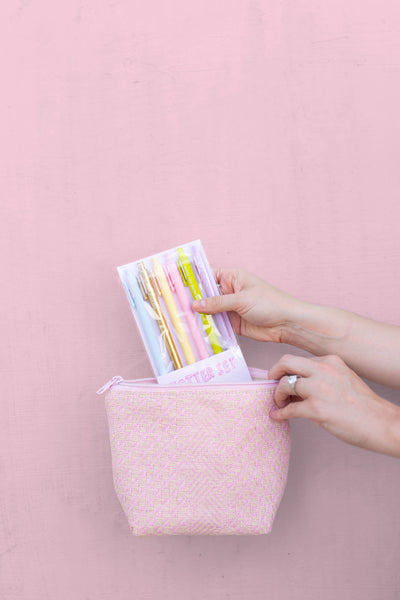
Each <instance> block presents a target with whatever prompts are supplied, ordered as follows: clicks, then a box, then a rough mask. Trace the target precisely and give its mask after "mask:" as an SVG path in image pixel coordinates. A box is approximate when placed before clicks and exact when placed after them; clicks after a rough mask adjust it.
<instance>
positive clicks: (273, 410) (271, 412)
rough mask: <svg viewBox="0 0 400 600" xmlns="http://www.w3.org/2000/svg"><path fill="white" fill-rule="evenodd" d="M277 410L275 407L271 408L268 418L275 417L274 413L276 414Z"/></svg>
mask: <svg viewBox="0 0 400 600" xmlns="http://www.w3.org/2000/svg"><path fill="white" fill-rule="evenodd" d="M278 410H279V409H278V408H277V407H276V406H273V407H272V408H271V410H270V411H269V416H270V417H275V416H276V413H277V411H278Z"/></svg>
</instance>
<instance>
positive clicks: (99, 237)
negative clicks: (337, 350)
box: [0, 0, 400, 600]
mask: <svg viewBox="0 0 400 600" xmlns="http://www.w3.org/2000/svg"><path fill="white" fill-rule="evenodd" d="M0 18H1V36H0V37H1V41H0V44H1V53H0V56H1V58H0V60H1V74H2V94H1V131H2V136H1V137H2V156H1V164H0V174H1V196H2V203H1V236H0V252H1V258H2V266H1V274H2V276H1V279H2V285H1V295H2V302H1V307H2V308H1V312H0V319H1V325H2V345H1V368H2V413H1V419H0V427H1V430H0V440H1V441H0V444H1V448H0V450H1V459H0V460H1V463H0V465H1V494H0V511H1V512H0V515H1V530H0V532H1V557H0V559H1V561H0V564H1V578H0V597H1V599H6V600H21V599H23V600H47V599H49V600H50V599H51V600H54V599H57V600H106V599H107V600H108V599H110V600H111V599H112V600H125V599H131V598H135V599H138V600H139V599H140V600H142V599H143V600H144V599H151V600H153V599H158V598H160V599H161V598H163V599H165V600H170V599H171V600H172V599H176V598H182V599H185V600H189V599H190V600H200V599H201V600H202V599H204V598H207V599H208V600H213V599H218V600H220V599H222V598H224V599H231V600H242V599H246V600H247V599H251V600H261V599H263V600H264V599H266V598H271V599H273V600H303V599H304V600H305V599H307V600H320V599H321V598H323V599H324V600H337V599H338V598H340V599H341V600H354V599H358V598H362V599H363V600H376V599H378V598H379V600H395V599H397V598H399V595H400V575H399V552H400V538H399V536H400V517H399V515H400V511H399V492H400V481H399V465H400V463H399V460H398V459H395V458H391V457H387V456H383V455H378V454H373V453H371V452H368V451H365V450H361V449H358V448H355V447H353V446H349V445H347V444H344V443H343V442H340V441H338V440H337V439H336V438H334V437H333V436H331V435H330V434H328V433H327V432H326V431H324V430H320V429H319V428H318V427H317V426H316V425H314V423H312V422H308V421H301V420H298V421H292V431H293V445H292V449H293V450H292V459H291V466H290V471H289V480H288V484H287V488H286V492H285V496H284V498H283V500H282V503H281V506H280V509H279V512H278V515H277V517H276V520H275V524H274V528H273V531H272V533H271V534H270V535H268V536H261V537H242V538H240V537H236V538H235V537H229V536H227V537H221V538H215V537H214V538H212V537H200V538H196V537H189V536H188V537H166V538H145V539H135V538H134V537H133V536H131V534H130V532H129V529H128V525H127V521H126V519H125V516H124V514H123V512H122V509H121V507H120V505H119V503H118V500H117V498H116V496H115V494H114V490H113V486H112V475H111V458H110V451H109V442H108V430H107V421H106V414H105V410H104V397H103V396H96V394H95V391H96V390H97V388H98V387H100V386H101V385H102V384H103V383H104V382H105V381H106V380H107V379H109V378H110V377H111V376H113V375H115V374H121V375H123V376H126V377H131V378H133V377H146V376H149V375H151V369H150V366H149V363H148V360H147V357H146V355H145V354H144V350H143V346H142V344H141V342H140V340H139V339H138V337H137V332H136V328H135V324H134V322H133V318H132V316H131V314H130V312H129V308H128V304H127V302H126V299H125V297H124V294H123V290H122V286H121V285H120V283H119V281H118V279H117V274H116V271H115V266H116V265H119V264H123V263H126V262H129V261H131V260H135V259H137V258H140V257H142V256H146V255H149V254H152V253H154V252H158V251H161V250H163V249H166V248H169V247H172V246H175V245H176V244H179V243H183V242H187V241H190V240H193V239H197V238H200V239H201V240H202V242H203V244H204V247H205V250H206V253H207V255H208V257H209V260H210V262H211V264H212V265H213V266H224V267H229V266H232V267H233V266H237V267H244V268H247V269H249V270H252V271H253V272H255V273H257V274H258V275H260V276H262V277H264V278H265V279H267V280H268V281H269V282H271V283H272V284H273V285H276V286H277V287H280V288H281V289H284V290H286V291H287V292H289V293H292V294H295V295H297V296H299V297H301V298H302V299H304V300H308V301H311V302H315V303H319V304H330V305H334V306H340V307H342V308H346V309H349V310H352V311H354V312H358V313H359V314H363V315H365V316H369V317H372V318H375V319H378V320H383V321H387V322H391V323H396V324H400V314H399V313H400V309H399V306H400V300H399V298H400V294H399V292H400V282H399V263H400V249H399V218H400V209H399V189H400V169H399V155H400V117H399V110H398V107H399V106H400V85H399V77H400V41H399V40H400V35H399V34H400V9H399V4H398V2H397V1H395V0H388V1H387V2H385V3H379V4H377V3H375V2H372V1H370V0H365V1H364V2H360V1H359V0H337V1H336V2H331V3H326V2H320V1H317V0H301V1H299V0H289V1H284V0H272V1H268V2H267V1H266V0H260V1H255V0H241V1H239V2H229V1H227V0H224V1H219V2H215V1H209V0H207V1H204V2H201V3H196V2H187V1H184V0H177V1H176V2H173V3H170V2H162V1H158V2H155V1H152V0H149V1H147V2H137V1H133V2H132V1H131V2H130V1H128V0H121V1H118V0H107V1H106V0H70V1H69V2H53V1H50V0H41V1H39V0H37V1H34V0H16V1H15V2H10V1H8V2H7V1H6V2H2V3H1V6H0ZM371 343H374V341H373V340H371ZM241 345H242V348H243V352H244V354H245V356H246V358H247V361H248V363H249V364H250V365H251V366H255V367H265V368H269V367H270V366H271V365H272V364H273V363H274V362H275V361H276V360H278V358H279V357H280V356H281V355H282V354H283V353H285V352H288V351H289V352H292V353H297V354H303V355H307V353H305V352H301V351H300V350H298V349H296V348H294V347H290V346H283V345H282V346H279V345H273V344H261V343H258V342H254V341H252V340H247V339H245V338H241ZM399 368H400V367H399ZM372 387H373V388H374V390H375V391H378V392H379V393H380V394H381V395H382V396H384V397H386V398H388V399H389V400H391V401H393V402H396V403H398V402H399V393H398V392H395V391H393V390H390V389H388V388H385V387H382V386H378V385H375V384H372Z"/></svg>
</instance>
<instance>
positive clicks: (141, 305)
mask: <svg viewBox="0 0 400 600" xmlns="http://www.w3.org/2000/svg"><path fill="white" fill-rule="evenodd" d="M122 283H123V285H124V287H125V290H126V291H127V295H128V300H129V303H130V304H131V306H132V307H133V308H134V309H135V310H136V313H137V315H138V318H139V320H140V323H141V325H142V327H143V331H144V336H145V338H146V341H147V343H148V346H149V348H150V353H151V356H152V358H153V360H154V363H155V365H156V368H157V371H158V373H157V374H158V375H165V373H169V372H170V371H171V370H173V369H170V368H169V369H168V368H167V366H166V365H165V363H164V361H163V359H162V353H161V349H160V346H159V342H158V337H157V335H156V332H155V331H154V323H153V319H152V318H151V317H150V315H149V313H148V311H147V309H146V306H145V302H144V300H143V297H142V292H141V290H140V289H139V285H138V282H137V280H136V276H135V275H133V274H132V272H131V270H130V269H126V270H125V271H124V280H123V281H122Z"/></svg>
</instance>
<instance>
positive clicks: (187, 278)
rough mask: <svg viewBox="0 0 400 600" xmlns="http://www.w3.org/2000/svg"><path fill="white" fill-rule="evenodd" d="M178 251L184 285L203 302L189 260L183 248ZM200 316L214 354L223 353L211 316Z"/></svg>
mask: <svg viewBox="0 0 400 600" xmlns="http://www.w3.org/2000/svg"><path fill="white" fill-rule="evenodd" d="M177 250H178V255H179V262H178V263H177V265H178V268H179V271H180V273H181V276H182V280H183V283H184V285H189V288H190V291H191V292H192V296H193V299H194V300H201V299H202V298H203V296H202V295H201V292H200V288H199V284H198V283H197V280H196V277H195V275H194V273H193V269H192V266H191V264H190V262H189V259H188V257H187V256H186V254H185V252H184V251H183V248H177ZM199 314H200V317H201V320H202V321H203V325H204V329H205V330H206V334H207V337H208V339H209V341H210V344H211V347H212V349H213V350H214V354H218V352H222V347H221V345H220V343H219V339H218V336H217V334H216V331H215V326H214V322H213V320H212V317H211V315H207V314H205V313H199Z"/></svg>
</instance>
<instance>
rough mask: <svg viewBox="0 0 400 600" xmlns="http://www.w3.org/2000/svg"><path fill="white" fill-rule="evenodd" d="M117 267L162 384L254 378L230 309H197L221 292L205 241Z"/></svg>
mask: <svg viewBox="0 0 400 600" xmlns="http://www.w3.org/2000/svg"><path fill="white" fill-rule="evenodd" d="M117 270H118V273H119V276H120V279H121V282H122V285H123V286H124V289H125V292H126V296H127V298H128V301H129V304H130V307H131V310H132V313H133V315H134V317H135V320H136V324H137V326H138V328H139V332H140V334H141V337H142V340H143V343H144V345H145V348H146V350H147V353H148V356H149V359H150V362H151V365H152V368H153V371H154V374H155V376H156V378H157V381H158V383H163V384H187V383H219V382H224V381H243V382H245V381H251V375H250V372H249V369H248V367H247V365H246V362H245V360H244V357H243V354H242V352H241V349H240V347H239V344H238V342H237V339H236V335H235V332H234V331H233V328H232V325H231V323H230V320H229V317H228V315H227V313H226V312H221V313H217V314H214V315H208V314H203V313H198V312H196V311H195V310H193V308H192V302H193V301H194V300H199V299H201V298H203V297H208V296H217V295H219V294H220V293H221V292H220V290H219V286H218V284H217V282H216V280H215V277H214V274H213V271H212V269H211V268H210V265H209V263H208V260H207V257H206V255H205V252H204V249H203V246H202V243H201V241H200V240H195V241H193V242H189V243H187V244H182V245H181V246H179V247H176V248H170V249H169V250H165V251H163V252H160V253H158V254H153V255H151V256H147V257H145V258H142V259H139V260H137V261H134V262H131V263H128V264H126V265H121V266H119V267H117Z"/></svg>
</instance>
